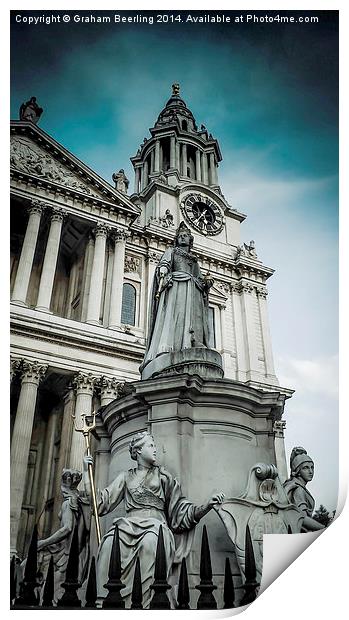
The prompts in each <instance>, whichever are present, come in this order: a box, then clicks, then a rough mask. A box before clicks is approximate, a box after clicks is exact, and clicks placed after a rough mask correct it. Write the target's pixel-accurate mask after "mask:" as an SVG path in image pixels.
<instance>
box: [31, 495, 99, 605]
mask: <svg viewBox="0 0 349 620" xmlns="http://www.w3.org/2000/svg"><path fill="white" fill-rule="evenodd" d="M62 492H63V501H62V505H61V509H60V511H59V514H58V518H59V520H60V528H63V527H67V528H68V529H69V532H68V533H67V534H66V536H65V537H64V538H62V539H61V540H59V541H58V542H53V543H51V544H50V545H47V546H45V547H43V549H42V551H39V560H38V567H39V569H40V570H42V572H43V573H44V575H45V574H46V571H47V568H48V564H49V561H50V558H51V555H53V561H54V570H55V599H56V600H57V599H58V598H60V597H61V596H62V595H63V594H64V590H63V589H62V587H61V584H62V583H63V581H64V579H65V573H66V569H67V564H68V559H69V552H70V547H71V542H72V538H73V535H74V530H75V527H76V526H77V527H78V541H79V581H80V582H81V583H83V582H84V581H85V580H86V578H87V572H88V566H89V556H90V553H89V544H88V541H89V534H90V519H91V506H90V501H89V499H88V498H87V497H85V496H84V494H83V493H78V492H72V491H65V490H62ZM58 533H59V530H58Z"/></svg>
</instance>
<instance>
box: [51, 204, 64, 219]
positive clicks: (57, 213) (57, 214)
mask: <svg viewBox="0 0 349 620" xmlns="http://www.w3.org/2000/svg"><path fill="white" fill-rule="evenodd" d="M67 215H68V212H67V211H66V210H65V209H62V208H61V207H52V209H51V212H50V219H51V222H62V221H63V220H64V218H65V217H67Z"/></svg>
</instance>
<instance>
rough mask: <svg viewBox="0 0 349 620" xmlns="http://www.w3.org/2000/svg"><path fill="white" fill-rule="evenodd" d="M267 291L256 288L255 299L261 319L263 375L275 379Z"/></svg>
mask: <svg viewBox="0 0 349 620" xmlns="http://www.w3.org/2000/svg"><path fill="white" fill-rule="evenodd" d="M267 295H268V291H267V289H266V288H265V287H264V286H260V287H258V288H257V298H258V303H259V311H260V317H261V326H262V337H263V349H264V360H265V373H266V375H267V376H272V377H275V368H274V359H273V350H272V344H271V335H270V328H269V318H268V308H267Z"/></svg>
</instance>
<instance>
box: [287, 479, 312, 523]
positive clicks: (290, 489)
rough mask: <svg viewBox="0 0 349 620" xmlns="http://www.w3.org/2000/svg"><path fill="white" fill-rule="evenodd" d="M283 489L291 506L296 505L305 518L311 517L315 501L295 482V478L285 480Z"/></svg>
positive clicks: (303, 487)
mask: <svg viewBox="0 0 349 620" xmlns="http://www.w3.org/2000/svg"><path fill="white" fill-rule="evenodd" d="M284 489H285V491H286V494H287V497H288V500H289V502H290V503H291V504H296V506H298V508H299V510H300V511H301V512H303V513H304V515H305V516H308V517H312V516H313V511H314V508H315V500H314V498H313V496H312V495H311V493H310V492H309V491H308V490H307V489H306V488H305V486H303V485H302V484H301V483H300V482H298V481H297V478H291V479H290V480H286V482H285V483H284Z"/></svg>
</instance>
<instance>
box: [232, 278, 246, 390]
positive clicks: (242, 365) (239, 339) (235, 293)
mask: <svg viewBox="0 0 349 620" xmlns="http://www.w3.org/2000/svg"><path fill="white" fill-rule="evenodd" d="M232 309H233V322H234V331H235V342H236V379H237V381H246V379H247V378H246V371H247V360H246V348H245V331H246V330H244V325H243V319H242V307H241V287H240V284H233V285H232Z"/></svg>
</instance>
